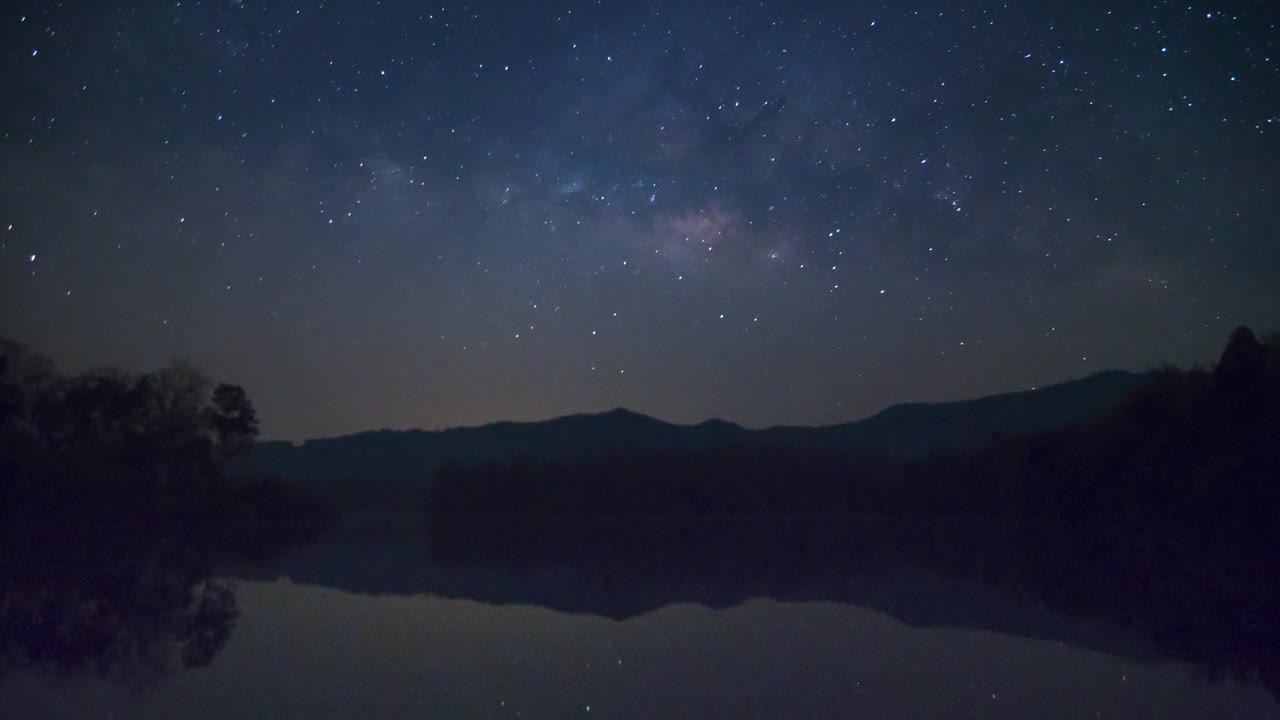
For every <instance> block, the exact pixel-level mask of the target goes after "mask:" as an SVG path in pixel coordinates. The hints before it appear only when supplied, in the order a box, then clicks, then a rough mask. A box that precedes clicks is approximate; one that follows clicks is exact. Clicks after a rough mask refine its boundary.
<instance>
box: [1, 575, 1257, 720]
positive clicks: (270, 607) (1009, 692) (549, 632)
mask: <svg viewBox="0 0 1280 720" xmlns="http://www.w3.org/2000/svg"><path fill="white" fill-rule="evenodd" d="M230 582H231V587H232V588H233V590H234V593H235V595H236V598H237V603H238V606H239V610H240V614H239V617H238V620H237V623H236V627H235V629H234V632H233V633H232V635H231V637H230V639H229V641H228V642H227V644H226V646H225V647H224V648H223V649H222V651H221V652H219V653H218V654H217V655H216V656H215V657H214V659H213V661H212V663H211V664H210V665H209V666H208V667H203V668H195V669H191V670H175V671H174V672H171V673H168V674H166V675H163V676H162V677H160V678H158V679H155V680H153V681H151V682H149V683H146V684H144V685H142V686H137V687H131V686H130V685H129V684H128V683H122V682H119V681H113V682H108V681H103V680H94V679H89V678H85V677H58V678H54V677H50V676H49V675H39V676H37V675H33V674H30V673H17V674H12V675H10V676H9V677H8V678H6V679H5V680H4V681H3V685H0V709H3V712H0V715H3V716H4V717H9V718H219V719H221V718H318V719H324V718H402V717H403V718H419V717H441V718H517V717H524V718H676V717H680V718H694V717H707V718H742V717H767V718H850V717H886V718H938V717H965V718H970V717H984V718H1099V717H1102V718H1280V707H1278V706H1277V703H1276V700H1275V698H1274V697H1273V696H1272V695H1271V694H1270V693H1268V692H1267V691H1266V690H1264V689H1262V688H1261V687H1257V686H1248V685H1244V684H1241V683H1238V682H1235V681H1230V680H1225V681H1217V682H1210V681H1209V679H1208V678H1207V677H1206V676H1205V675H1204V673H1203V671H1201V670H1198V669H1196V668H1194V667H1191V666H1189V665H1183V664H1178V663H1169V662H1162V661H1158V660H1134V659H1127V658H1125V657H1119V656H1114V655H1111V654H1107V653H1104V652H1099V651H1095V650H1089V649H1083V648H1080V647H1075V646H1073V645H1071V644H1068V643H1064V642H1062V641H1059V640H1052V639H1028V638H1026V637H1018V636H1013V635H1008V634H1002V633H999V632H993V631H990V630H975V629H963V628H949V627H914V626H912V625H909V624H905V623H903V622H901V621H899V620H897V619H895V618H894V617H891V616H890V615H888V614H885V613H883V612H880V611H878V610H874V609H870V608H867V607H862V606H857V605H848V604H843V603H835V602H779V601H775V600H768V599H754V600H749V601H747V602H745V603H742V604H738V605H734V606H732V607H727V608H724V609H711V608H707V607H704V606H702V605H697V604H690V603H678V604H671V605H666V606H663V607H659V608H657V609H655V610H652V611H649V612H645V613H643V614H640V615H636V616H633V617H629V618H627V619H623V620H614V619H609V618H605V617H601V616H596V615H590V614H575V613H565V612H560V611H556V610H552V609H547V608H545V607H539V606H531V605H512V604H505V605H491V604H485V603H481V602H477V601H474V600H468V599H449V598H445V597H440V596H435V595H427V594H419V595H376V594H361V593H353V592H348V591H345V590H338V589H333V588H327V587H323V586H316V585H308V584H303V583H300V582H291V581H288V580H277V581H250V580H232V581H230ZM943 600H945V598H944V599H943Z"/></svg>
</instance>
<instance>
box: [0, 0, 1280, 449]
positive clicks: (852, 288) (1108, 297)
mask: <svg viewBox="0 0 1280 720" xmlns="http://www.w3.org/2000/svg"><path fill="white" fill-rule="evenodd" d="M0 48H2V50H0V52H2V53H3V62H4V67H5V71H4V73H3V80H0V87H2V88H3V98H4V101H3V104H0V334H2V335H6V336H9V337H12V338H14V339H16V340H18V341H21V342H24V343H26V344H28V345H30V346H32V347H34V348H36V349H38V350H41V351H43V352H45V353H47V354H49V355H50V356H51V357H53V359H54V360H55V361H56V362H57V363H58V364H59V365H60V366H61V367H62V368H64V369H66V370H69V371H79V370H84V369H87V368H91V367H95V366H104V365H116V366H122V367H125V368H128V369H133V370H144V369H149V368H153V367H157V366H160V365H163V364H164V363H165V362H167V361H168V360H169V359H170V358H173V357H186V358H190V359H191V360H192V361H194V362H195V363H196V364H197V365H199V366H201V367H202V368H204V369H205V370H206V371H207V372H208V373H209V374H211V375H213V376H215V377H217V378H219V379H222V380H226V381H229V382H236V383H239V384H242V385H244V386H245V387H246V389H247V390H248V391H249V394H250V396H251V398H253V399H254V401H255V403H256V405H257V406H258V410H259V413H260V415H261V416H262V421H263V430H264V434H265V435H266V436H268V437H277V438H291V439H296V438H303V437H316V436H324V435H334V434H340V433H346V432H353V431H358V430H364V429H373V428H382V427H394V428H404V427H426V428H434V427H445V426H453V425H461V424H477V423H483V422H489V421H494V420H499V419H521V420H528V419H539V418H546V417H551V416H556V415H561V414H566V413H573V412H590V411H599V410H604V409H609V408H612V407H618V406H624V407H628V408H631V409H633V410H636V411H639V412H644V413H648V414H652V415H655V416H657V417H660V418H663V419H667V420H671V421H677V422H695V421H700V420H703V419H706V418H709V417H722V418H725V419H729V420H733V421H737V422H740V423H743V424H745V425H748V426H763V425H771V424H780V423H787V424H819V423H831V422H840V421H845V420H850V419H855V418H858V417H862V416H865V415H867V414H870V413H872V412H875V411H877V410H879V409H881V408H883V407H885V406H887V405H890V404H893V403H896V402H905V401H938V400H948V399H959V398H965V397H973V396H978V395H983V394H989V393H995V392H1004V391H1010V390H1017V389H1025V388H1028V387H1034V386H1037V385H1041V384H1045V383H1049V382H1055V381H1060V380H1065V379H1069V378H1074V377H1078V376H1082V375H1085V374H1087V373H1090V372H1094V371H1098V370H1102V369H1107V368H1113V367H1119V368H1127V369H1143V368H1146V367H1150V366H1154V365H1158V364H1161V363H1165V362H1172V363H1177V364H1184V365H1185V364H1191V363H1196V362H1200V363H1203V362H1210V361H1212V360H1213V358H1214V357H1215V355H1216V353H1217V351H1218V350H1219V348H1220V347H1221V345H1222V343H1223V342H1224V341H1225V337H1226V335H1227V334H1228V333H1229V331H1230V330H1231V328H1232V327H1234V326H1236V325H1239V324H1249V325H1252V326H1254V327H1256V328H1257V329H1259V330H1269V329H1274V328H1276V327H1277V324H1278V323H1277V317H1278V313H1277V310H1278V309H1280V233H1278V232H1277V225H1278V223H1277V220H1278V218H1280V214H1278V213H1280V211H1278V208H1280V197H1278V191H1280V186H1278V181H1280V4H1277V3H1276V2H1274V0H1257V1H1252V2H1245V1H1238V0H1237V1H1233V2H1218V3H1208V4H1200V3H1198V2H1191V3H1187V2H1185V1H1184V2H1179V3H1172V2H1109V3H1101V2H1089V1H1084V2H1057V1H1050V2H1031V1H1030V0H1027V1H1024V2H1012V1H1011V2H994V1H986V2H971V1H956V0H947V1H946V2H941V1H938V0H935V1H933V2H918V3H897V2H893V3H878V2H866V3H859V2H803V1H789V2H784V1H777V2H774V1H772V0H766V1H765V2H756V3H741V4H739V3H725V2H696V3H695V2H687V1H683V2H661V1H659V2H645V1H643V0H640V1H636V2H626V3H621V2H619V3H606V2H546V3H544V2H526V1H524V0H521V1H520V2H494V3H483V2H475V3H470V4H455V3H447V4H439V3H437V4H432V5H428V4H427V3H420V2H409V1H407V0H405V1H400V0H383V1H382V2H369V1H363V2H341V1H338V0H329V1H323V0H308V1H291V2H263V1H261V0H258V1H255V0H204V1H203V2H200V1H195V0H183V1H182V2H164V3H158V2H157V3H149V2H140V3H130V4H124V3H100V2H71V1H68V2H60V3H53V2H22V1H20V2H17V3H6V7H5V9H3V10H0Z"/></svg>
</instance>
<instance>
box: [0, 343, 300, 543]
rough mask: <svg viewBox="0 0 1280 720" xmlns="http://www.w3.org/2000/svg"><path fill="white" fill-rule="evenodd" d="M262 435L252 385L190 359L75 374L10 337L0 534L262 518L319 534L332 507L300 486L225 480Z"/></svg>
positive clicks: (241, 523) (0, 441)
mask: <svg viewBox="0 0 1280 720" xmlns="http://www.w3.org/2000/svg"><path fill="white" fill-rule="evenodd" d="M257 434H258V419H257V413H256V412H255V410H254V407H253V404H252V402H250V400H249V398H248V396H247V395H246V393H245V391H244V389H243V388H241V387H238V386H236V385H229V384H226V383H216V384H215V383H213V382H212V381H210V380H209V379H208V378H206V377H205V376H204V375H203V374H201V373H200V372H199V371H197V370H196V369H195V368H193V367H192V366H190V365H188V364H186V363H183V362H175V363H173V364H171V365H170V366H169V367H167V368H164V369H162V370H158V371H155V372H150V373H145V374H141V375H133V374H129V373H126V372H124V371H120V370H115V369H106V370H94V371H90V372H86V373H83V374H80V375H76V376H65V375H62V374H60V373H58V372H57V371H56V369H55V368H54V366H53V364H52V363H51V362H50V361H49V360H48V359H47V358H45V357H43V356H41V355H38V354H36V353H33V352H30V351H28V350H27V349H26V348H24V347H23V346H21V345H19V344H17V343H14V342H12V341H9V340H5V339H3V338H0V525H2V526H3V527H4V528H5V530H4V531H2V532H3V533H4V534H3V535H0V539H3V538H13V537H15V536H21V537H24V538H26V539H30V538H31V537H32V534H33V533H34V534H39V533H52V534H54V535H56V536H57V537H59V538H61V539H62V540H64V541H65V540H71V539H74V537H75V536H77V535H84V534H86V533H92V532H96V531H97V530H101V529H104V528H103V527H100V526H105V528H106V529H109V530H110V532H112V533H113V534H117V535H118V534H121V533H125V532H130V531H138V532H146V533H149V534H156V533H161V532H166V531H170V530H172V531H175V532H180V533H181V534H182V535H184V536H187V537H190V538H193V539H194V538H196V537H201V536H212V535H216V534H217V533H220V532H223V531H226V530H229V529H232V527H233V526H234V527H238V528H241V529H243V528H247V527H248V526H249V525H250V524H251V523H250V521H251V520H252V521H255V522H257V523H258V524H272V525H275V526H278V527H281V528H284V529H286V530H288V531H290V532H296V533H298V534H301V535H305V534H307V533H310V532H315V531H318V530H319V529H320V526H321V525H322V524H323V522H324V521H325V517H324V515H325V511H324V509H323V508H322V507H320V506H319V505H318V504H316V503H313V502H311V501H308V500H306V499H305V498H304V496H303V495H302V494H301V493H300V492H298V491H297V490H296V489H294V488H292V487H290V486H287V485H285V484H283V483H279V482H277V481H273V480H270V479H262V478H258V479H253V480H244V481H236V482H231V481H229V480H227V478H226V477H225V475H224V472H223V468H224V466H225V464H226V463H227V462H228V461H229V460H231V459H233V458H235V457H237V456H239V455H241V454H243V453H244V452H246V451H247V450H248V449H249V447H250V446H251V445H252V443H253V441H254V438H255V437H256V436H257ZM237 542H238V541H237Z"/></svg>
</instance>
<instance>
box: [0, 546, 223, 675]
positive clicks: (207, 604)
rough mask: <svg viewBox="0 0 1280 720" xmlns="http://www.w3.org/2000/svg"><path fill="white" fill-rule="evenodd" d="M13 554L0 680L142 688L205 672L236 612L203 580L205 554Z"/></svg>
mask: <svg viewBox="0 0 1280 720" xmlns="http://www.w3.org/2000/svg"><path fill="white" fill-rule="evenodd" d="M22 555H23V556H22V557H16V558H15V557H13V556H10V558H9V560H10V562H8V563H6V564H5V567H4V572H3V575H0V577H3V580H0V678H3V677H4V676H7V675H10V674H12V673H14V672H19V671H23V670H26V671H33V672H39V673H44V674H50V675H71V674H75V673H88V674H92V675H96V676H99V677H102V678H109V679H111V680H114V681H120V682H123V683H125V684H128V685H145V684H151V683H154V682H155V681H156V680H158V679H159V678H160V677H161V676H163V675H165V674H167V673H169V672H171V671H174V670H176V669H179V668H195V667H203V666H206V665H208V664H209V663H210V662H211V661H212V660H213V658H214V656H215V655H217V653H218V652H219V651H220V650H221V649H222V647H223V646H224V645H225V644H226V642H227V639H228V638H229V637H230V635H231V631H232V628H233V627H234V624H235V621H236V617H237V615H238V612H239V611H238V608H237V604H236V597H235V594H234V593H233V592H232V591H231V589H230V587H229V586H228V584H227V583H225V582H220V581H215V580H212V579H210V578H209V576H208V572H209V562H208V556H207V554H206V553H204V552H199V551H196V550H194V549H192V548H190V547H182V546H179V545H174V544H172V543H167V542H163V541H159V540H157V539H152V540H142V539H139V540H137V541H136V542H127V541H126V540H125V539H123V538H119V537H117V538H114V539H113V541H112V542H110V543H106V542H97V543H93V544H82V545H77V546H76V548H75V550H74V551H67V548H65V547H63V548H58V547H53V546H48V547H45V548H41V547H31V548H28V549H27V551H26V552H25V553H23V554H22ZM15 561H16V562H15Z"/></svg>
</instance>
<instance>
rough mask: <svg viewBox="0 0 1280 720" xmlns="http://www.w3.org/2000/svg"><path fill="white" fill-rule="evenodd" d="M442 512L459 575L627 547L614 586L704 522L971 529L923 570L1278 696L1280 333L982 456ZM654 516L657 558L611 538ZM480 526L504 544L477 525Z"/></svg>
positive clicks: (605, 475)
mask: <svg viewBox="0 0 1280 720" xmlns="http://www.w3.org/2000/svg"><path fill="white" fill-rule="evenodd" d="M429 512H430V513H431V514H432V515H433V516H434V517H435V520H436V522H435V523H434V525H435V526H436V530H435V531H434V532H435V533H436V534H437V535H440V536H441V538H439V539H438V540H439V543H440V546H441V547H445V548H449V549H450V552H451V553H452V555H453V557H452V559H453V560H454V561H457V562H467V561H468V560H469V559H475V558H479V559H483V558H486V557H487V558H501V557H503V556H504V555H505V554H510V553H513V552H514V553H516V554H519V555H520V557H521V558H522V559H523V561H525V562H538V561H539V560H541V561H543V562H557V561H559V560H562V559H563V558H557V557H554V556H551V554H555V553H563V552H564V548H566V547H572V546H573V545H574V543H575V542H577V543H579V544H587V545H592V546H593V547H596V548H605V549H608V548H609V547H611V546H612V545H619V546H621V547H624V549H625V548H629V549H625V551H618V552H614V553H613V554H611V555H609V557H610V558H611V560H610V564H609V567H608V568H602V572H605V573H626V572H628V569H627V568H628V562H629V561H628V559H627V558H629V557H631V556H635V557H649V556H654V555H658V556H663V557H666V555H661V554H660V553H657V552H656V551H655V550H653V549H652V548H657V547H662V546H663V545H664V544H667V545H672V546H673V547H674V548H675V549H676V550H679V549H681V548H684V547H698V543H697V540H698V534H699V532H702V531H699V530H698V528H699V527H700V526H701V527H706V528H714V527H715V523H716V522H717V520H716V516H717V515H723V514H741V513H746V514H763V515H766V516H772V517H774V518H779V519H784V518H786V519H785V520H784V522H785V523H786V525H784V526H779V527H784V528H785V527H786V526H791V527H801V528H803V527H812V526H818V525H828V524H829V523H831V522H832V521H836V522H838V518H839V517H840V516H841V515H849V514H861V515H865V514H873V515H885V516H890V517H893V516H896V517H900V518H904V520H909V521H910V522H911V523H915V524H917V525H918V523H919V521H920V520H921V519H927V518H934V519H935V520H933V521H931V522H935V521H937V519H940V518H942V517H944V516H949V520H948V522H950V521H951V520H955V519H958V518H964V519H965V521H966V522H972V523H974V525H973V527H974V528H976V530H975V531H974V532H973V537H972V538H971V542H970V543H969V544H968V545H967V546H966V550H965V552H966V554H967V556H968V557H967V558H966V559H958V558H956V556H955V553H954V552H951V551H950V549H949V548H935V549H934V550H933V551H929V550H928V549H927V548H925V549H924V552H916V549H913V550H912V552H911V553H910V555H911V560H912V561H913V562H915V563H916V564H921V565H925V566H930V567H932V568H933V569H935V570H937V571H939V572H942V573H944V574H949V575H964V576H968V577H975V578H976V577H980V578H981V579H982V580H983V581H984V582H994V583H996V584H998V585H1003V586H1004V587H1006V588H1007V589H1009V590H1010V591H1011V592H1014V593H1017V594H1026V593H1031V594H1033V595H1035V596H1036V597H1038V598H1039V599H1040V600H1042V601H1043V602H1045V603H1047V604H1048V605H1050V606H1052V607H1055V608H1057V609H1059V610H1061V611H1064V612H1067V613H1068V614H1072V615H1080V616H1086V617H1093V618H1103V619H1106V620H1110V621H1115V622H1119V623H1123V624H1126V625H1129V626H1132V627H1136V628H1140V629H1142V630H1143V631H1144V632H1145V633H1146V634H1147V635H1148V636H1149V637H1150V638H1152V639H1154V640H1155V641H1156V642H1157V644H1158V645H1159V646H1160V647H1161V648H1163V650H1164V651H1165V652H1167V653H1168V654H1169V655H1171V656H1173V657H1179V658H1185V659H1188V660H1191V661H1195V662H1198V663H1201V664H1203V665H1205V666H1207V667H1210V668H1215V669H1220V670H1230V671H1232V672H1234V673H1235V674H1237V675H1239V676H1242V677H1245V678H1251V679H1261V680H1262V681H1263V682H1265V683H1266V684H1267V685H1268V686H1269V687H1270V688H1271V689H1272V690H1273V691H1276V692H1277V693H1280V575H1278V573H1277V568H1278V567H1280V336H1271V337H1270V338H1268V339H1267V340H1266V341H1265V342H1263V341H1259V340H1258V339H1257V337H1256V336H1255V335H1254V334H1253V333H1252V332H1251V331H1249V330H1248V329H1245V328H1240V329H1237V330H1236V331H1235V332H1234V333H1233V334H1232V335H1231V337H1230V339H1229V341H1228V343H1227V346H1226V348H1225V350H1224V351H1223V353H1222V355H1221V357H1220V359H1219V361H1218V363H1217V364H1216V366H1215V367H1213V368H1212V369H1192V370H1174V369H1166V370H1163V371H1161V372H1159V373H1158V374H1157V377H1156V378H1155V380H1154V381H1153V382H1152V383H1150V384H1149V385H1147V386H1146V387H1145V388H1144V389H1143V390H1140V391H1139V392H1137V393H1136V394H1134V395H1133V396H1131V397H1130V398H1128V399H1127V400H1126V401H1125V402H1123V403H1122V404H1121V405H1120V406H1119V407H1118V408H1116V409H1115V410H1114V411H1112V412H1110V413H1108V414H1106V415H1105V416H1103V417H1099V418H1096V419H1094V420H1092V421H1089V422H1086V423H1083V424H1077V425H1075V426H1072V427H1068V428H1066V429H1062V430H1057V431H1052V432H1047V433H1040V434H1035V435H1031V436H1026V437H1003V438H993V439H992V440H991V442H990V443H988V444H987V445H986V446H985V447H983V448H981V449H979V450H975V451H969V452H958V453H949V454H937V455H934V456H932V457H929V458H926V459H922V460H918V461H895V460H890V459H886V458H877V457H873V456H866V455H851V454H846V453H841V452H839V451H834V450H813V449H785V448H763V447H750V446H740V447H733V448H723V449H712V450H703V451H692V452H672V453H652V452H635V453H613V454H603V455H596V456H590V457H583V458H580V459H578V460H576V461H572V462H549V461H542V460H530V459H515V460H511V461H506V462H495V463H485V464H478V465H472V466H464V465H459V464H454V465H450V466H448V467H446V468H444V469H442V471H441V472H440V473H439V475H438V477H437V482H436V485H435V488H434V493H433V495H432V497H431V502H430V506H429ZM656 516H662V517H667V518H675V519H676V520H679V521H680V522H681V523H683V524H680V525H677V526H675V527H678V528H680V531H679V532H678V533H668V534H663V533H658V534H654V535H652V536H651V537H648V538H647V539H645V540H643V541H640V542H641V543H642V545H643V544H647V546H648V548H649V549H645V548H644V547H638V546H637V545H636V544H635V542H633V541H632V539H630V538H624V540H625V542H620V541H617V540H616V539H615V538H614V537H613V535H616V534H617V532H614V531H609V530H608V528H609V527H615V528H625V527H627V526H633V525H636V522H635V521H637V520H639V521H641V522H640V523H639V524H640V525H644V523H646V522H649V523H651V519H652V518H654V517H656ZM805 517H808V518H809V520H807V521H806V520H804V519H803V518H805ZM467 518H472V520H468V519H467ZM481 518H483V520H481V522H482V523H489V524H490V525H494V526H495V527H497V528H498V530H497V531H495V532H493V533H490V534H491V535H493V537H495V538H500V542H501V544H502V547H488V545H494V544H498V543H499V540H497V539H495V540H492V541H491V540H488V539H486V536H484V535H483V534H482V535H480V536H477V534H476V533H475V532H474V530H473V529H470V528H469V525H470V524H474V522H475V521H477V520H480V519H481ZM555 518H559V520H556V519H555ZM587 518H594V519H592V520H584V519H587ZM646 518H648V519H646ZM624 520H625V522H623V521H624ZM548 523H550V524H548ZM651 524H652V523H651ZM850 526H851V527H852V526H855V524H854V523H850ZM984 526H985V527H988V528H991V529H992V532H991V533H990V534H989V535H988V536H987V537H989V538H995V539H994V540H989V539H984V537H983V533H982V532H981V531H980V530H981V528H982V527H984ZM549 527H550V528H552V529H551V530H548V528H549ZM575 528H585V529H583V530H581V531H579V530H578V529H575ZM997 529H998V532H996V530H997ZM618 532H625V531H618ZM710 532H711V531H706V533H707V534H710ZM575 535H576V536H578V538H579V539H578V540H575V539H574V537H575ZM544 536H546V537H550V538H551V539H554V540H555V542H550V541H544V540H545V537H544ZM770 537H771V538H772V539H771V540H770V541H769V550H768V552H767V553H762V557H763V558H765V560H767V562H768V563H770V564H771V565H795V566H796V567H800V566H801V565H802V564H803V563H806V562H807V563H810V564H812V562H814V557H815V553H817V555H816V557H829V558H835V559H838V558H840V557H843V555H842V553H843V554H845V555H847V554H848V553H844V551H843V549H842V548H832V547H824V548H821V549H815V548H813V547H810V546H809V545H808V544H807V543H808V541H807V540H805V539H804V538H805V532H804V531H803V530H798V531H796V532H794V533H786V532H774V533H772V534H771V535H770ZM851 542H852V541H851ZM628 543H629V544H628ZM513 544H516V545H518V546H519V547H517V548H516V549H514V550H513V549H512V548H511V545H513ZM611 544H612V545H611ZM539 547H542V548H550V549H549V550H548V553H550V554H549V555H548V556H547V557H541V558H538V557H530V556H529V555H530V554H531V553H536V550H535V549H536V548H539ZM917 549H918V548H917ZM583 552H584V553H588V554H589V551H587V550H584V551H583ZM890 552H892V550H890ZM669 555H670V554H669ZM899 555H901V553H899ZM671 556H673V557H674V556H675V555H671ZM851 557H854V558H855V560H857V562H873V561H874V559H875V558H874V557H873V556H871V555H861V554H860V555H855V556H851ZM859 557H862V558H864V559H862V560H858V559H857V558H859ZM765 560H762V562H764V561H765ZM833 562H834V560H833ZM744 572H746V571H744Z"/></svg>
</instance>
